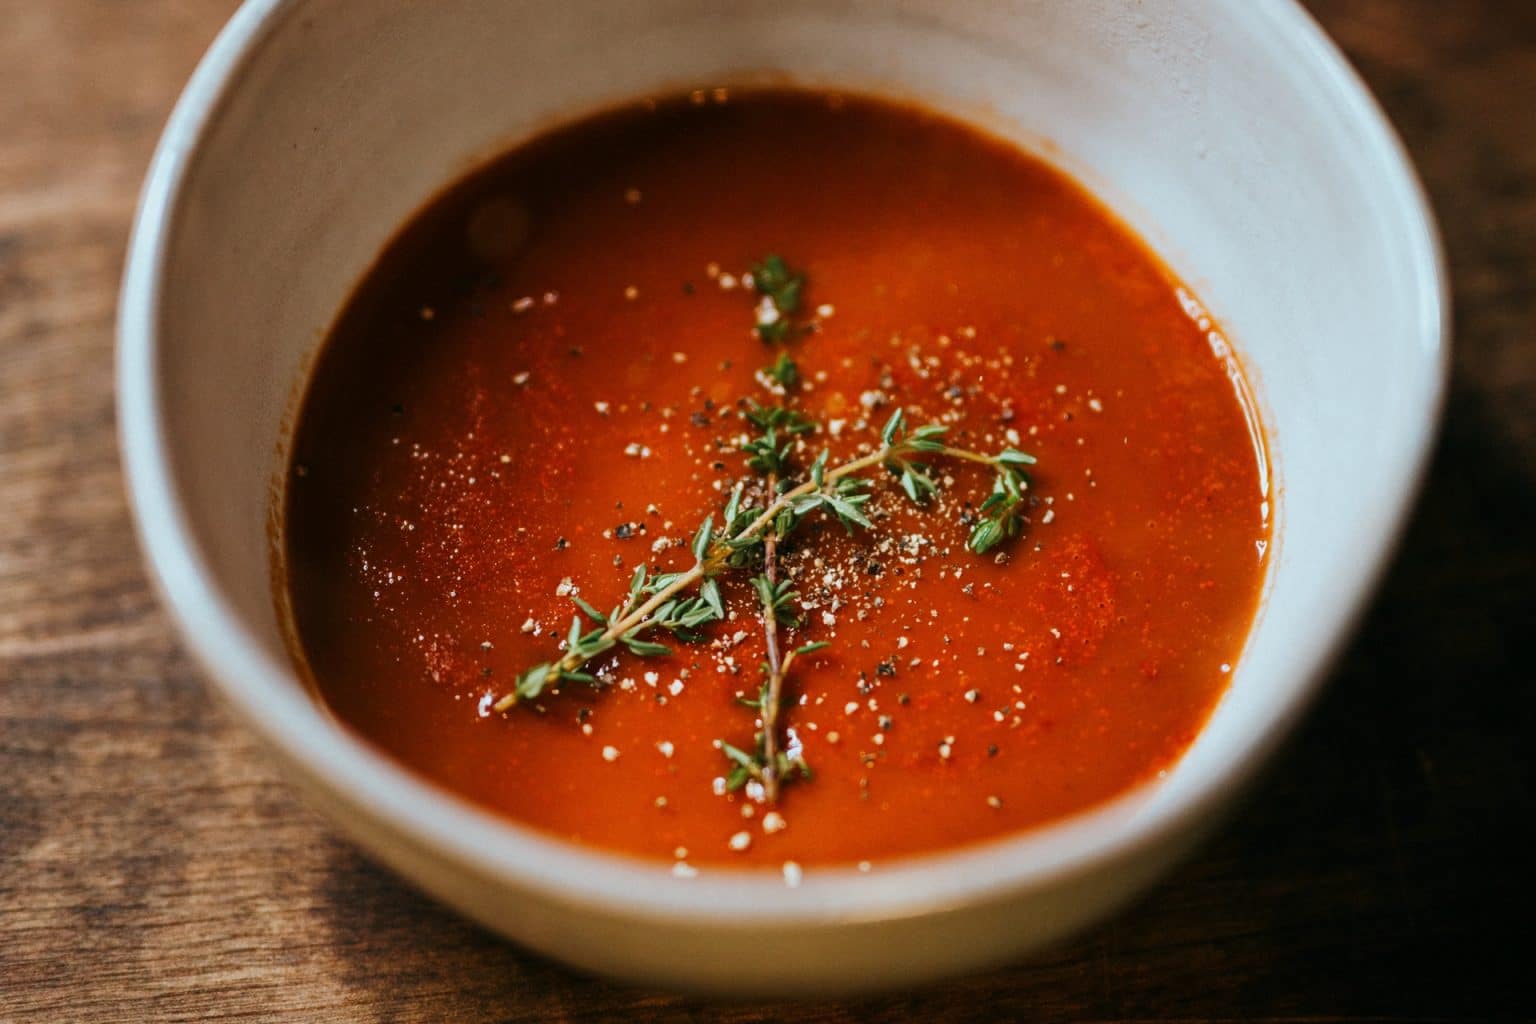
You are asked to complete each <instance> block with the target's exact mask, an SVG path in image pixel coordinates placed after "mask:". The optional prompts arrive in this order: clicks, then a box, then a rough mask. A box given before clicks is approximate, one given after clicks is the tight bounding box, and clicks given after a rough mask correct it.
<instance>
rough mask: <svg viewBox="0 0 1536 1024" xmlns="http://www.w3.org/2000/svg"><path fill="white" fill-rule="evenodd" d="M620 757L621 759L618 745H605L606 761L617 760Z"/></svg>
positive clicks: (604, 756)
mask: <svg viewBox="0 0 1536 1024" xmlns="http://www.w3.org/2000/svg"><path fill="white" fill-rule="evenodd" d="M618 759H619V748H618V747H604V748H603V760H604V761H617V760H618Z"/></svg>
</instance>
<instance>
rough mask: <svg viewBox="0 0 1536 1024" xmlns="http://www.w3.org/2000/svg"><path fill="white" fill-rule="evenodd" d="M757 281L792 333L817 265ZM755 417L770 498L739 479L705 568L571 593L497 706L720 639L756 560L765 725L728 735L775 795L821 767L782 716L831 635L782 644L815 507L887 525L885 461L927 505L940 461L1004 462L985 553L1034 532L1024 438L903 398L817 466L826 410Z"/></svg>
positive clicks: (771, 267)
mask: <svg viewBox="0 0 1536 1024" xmlns="http://www.w3.org/2000/svg"><path fill="white" fill-rule="evenodd" d="M752 280H753V287H754V289H755V290H756V291H757V293H758V294H759V295H760V296H761V301H760V303H759V306H758V324H757V332H758V336H759V337H760V338H761V339H762V340H763V341H764V342H765V343H770V344H774V343H782V342H785V341H788V340H789V339H791V338H792V337H794V335H795V333H796V331H798V330H800V329H801V328H799V327H796V326H795V325H794V323H793V322H792V321H791V320H790V319H789V318H790V317H791V316H792V315H793V314H794V313H795V312H796V311H797V310H798V309H799V307H800V302H801V298H802V291H803V289H804V286H805V275H804V274H801V273H797V272H792V271H791V270H790V269H789V268H788V266H787V265H786V264H785V263H784V261H783V259H782V258H780V257H779V256H777V255H769V256H767V257H765V258H764V259H763V261H762V262H761V263H759V264H757V265H756V266H755V267H754V268H753V270H752ZM762 375H763V378H764V379H766V380H769V381H772V382H774V383H776V384H777V385H778V386H779V390H780V391H781V392H782V393H783V394H784V395H785V396H786V397H787V396H789V395H791V394H792V392H793V391H794V390H795V388H796V387H797V385H798V384H799V381H800V370H799V367H798V365H797V364H796V363H795V362H794V360H792V359H790V358H789V356H788V354H787V353H786V352H783V351H780V352H779V354H778V357H777V359H776V360H775V362H774V364H773V365H772V366H769V367H767V368H765V369H764V370H763V372H762ZM742 418H743V419H744V420H745V421H746V422H747V423H749V424H751V425H752V426H753V427H754V428H756V431H757V433H756V434H755V435H754V436H750V437H748V438H747V439H746V440H745V441H744V442H743V443H742V444H741V450H742V452H743V454H744V455H745V456H746V457H747V467H748V468H749V469H750V470H752V471H753V472H754V473H756V474H757V475H758V476H759V477H761V478H762V485H761V502H762V507H761V508H759V507H756V506H754V505H753V504H752V503H751V502H750V501H748V500H747V499H746V497H745V494H746V487H745V485H744V484H743V483H738V484H737V485H736V486H735V487H734V488H732V490H731V494H730V497H729V498H728V499H727V501H726V504H725V507H724V508H723V510H722V513H721V524H720V527H719V529H716V526H715V516H714V515H713V514H711V515H710V516H709V517H708V518H706V519H705V520H704V522H703V523H701V524H700V526H699V528H698V530H697V531H696V532H695V533H694V536H693V542H692V544H691V545H690V551H691V552H692V554H693V559H694V561H693V565H692V566H690V567H689V568H687V569H684V570H682V571H679V572H655V573H653V572H651V571H649V570H648V569H647V567H645V566H643V565H642V566H640V567H638V568H636V570H635V571H634V574H633V575H632V576H631V578H630V583H629V589H628V593H627V595H626V596H625V598H624V599H623V600H622V601H620V602H619V603H618V604H617V605H616V606H615V607H614V608H613V609H612V610H611V611H609V612H607V613H604V612H601V611H599V610H598V609H597V608H596V607H595V606H593V605H592V604H590V603H588V602H587V601H586V600H585V599H584V598H582V597H581V596H580V595H579V594H575V593H573V594H571V599H572V601H573V603H574V604H575V605H576V607H577V609H578V614H577V615H575V616H573V618H572V620H571V627H570V631H569V633H568V634H567V636H566V639H565V641H564V644H563V651H562V652H561V655H560V657H558V658H556V659H554V660H551V661H547V662H542V663H540V664H537V665H534V666H532V667H530V668H528V669H527V670H525V671H524V672H522V673H521V674H519V675H518V676H517V679H516V682H515V684H514V686H513V688H512V690H511V692H509V693H507V694H506V695H505V696H503V697H502V698H501V699H500V700H498V701H497V702H496V703H495V705H494V708H495V710H497V711H505V710H508V709H509V708H511V707H513V706H514V705H515V704H517V703H518V702H520V701H525V700H532V699H535V698H537V697H539V696H540V695H541V694H543V693H544V691H545V690H546V689H548V688H549V687H551V686H553V685H556V684H558V683H560V682H562V681H570V682H580V683H585V684H588V685H591V686H595V687H602V686H605V685H607V684H608V683H609V682H610V680H609V679H608V678H607V674H606V673H604V672H603V671H601V670H596V671H594V670H593V669H592V668H591V663H592V662H593V661H594V660H596V659H598V658H601V657H603V656H605V655H610V654H615V655H616V654H618V653H619V648H623V650H625V651H627V652H628V653H630V654H632V655H634V656H636V657H641V658H652V657H663V656H667V655H670V654H671V653H672V650H673V649H672V647H670V646H669V645H668V644H666V643H663V642H661V640H659V639H657V637H658V635H660V634H670V635H671V637H672V638H673V639H674V640H676V641H678V642H681V643H698V642H700V641H702V640H704V639H706V634H705V632H704V629H705V627H707V626H708V625H709V624H711V623H714V622H717V621H719V620H721V619H724V618H725V617H726V609H725V603H724V600H723V597H722V594H721V589H720V585H719V583H718V577H720V576H721V575H723V574H725V573H728V572H738V571H742V572H744V571H752V572H753V575H752V577H751V585H752V589H753V592H754V594H755V595H756V598H757V603H758V606H759V617H760V619H761V621H762V623H763V631H764V647H765V656H764V661H763V665H762V672H763V681H762V683H761V685H760V687H759V690H758V693H757V696H756V697H755V698H754V699H742V701H741V702H742V703H743V704H745V705H747V706H748V707H751V708H753V709H755V710H756V711H757V714H758V722H757V725H758V728H757V731H756V733H755V735H754V737H753V744H752V747H751V749H750V750H745V749H742V748H741V747H739V746H736V745H733V744H731V743H727V742H725V741H724V740H720V741H717V745H718V746H719V748H720V750H721V752H722V754H723V755H724V756H725V758H726V759H727V761H728V762H729V763H730V766H731V767H730V772H729V774H728V776H727V778H726V787H727V789H728V790H731V791H735V790H738V789H741V788H743V787H747V786H749V784H752V783H756V784H757V785H758V786H760V787H761V788H760V790H759V792H757V793H754V794H753V796H754V797H755V798H758V799H761V800H762V801H764V802H766V803H770V804H772V803H775V802H776V801H777V800H778V798H779V793H780V789H781V787H782V786H783V785H784V784H785V783H788V782H790V781H794V780H797V779H810V778H811V777H812V772H811V767H810V765H809V764H808V763H807V762H806V760H805V757H804V754H803V752H802V750H801V749H800V744H799V742H798V741H797V740H796V739H795V737H794V734H793V731H792V730H784V729H783V728H781V724H780V718H781V715H782V710H783V707H784V703H785V689H786V687H787V684H788V679H789V676H790V669H791V667H792V666H793V665H794V663H795V661H796V660H797V659H798V658H802V657H805V656H806V655H808V654H811V653H813V652H816V651H819V650H822V649H823V648H825V647H827V646H828V644H827V643H826V642H825V641H813V642H810V643H806V644H802V645H800V646H798V647H795V648H794V649H792V650H790V651H788V652H787V653H783V652H781V645H780V640H781V637H780V630H781V629H789V628H799V627H800V625H801V616H800V604H799V601H800V595H799V593H798V592H797V591H796V590H795V589H794V586H793V583H792V581H790V580H786V579H781V578H780V576H779V546H780V545H781V544H782V543H783V542H784V541H785V540H786V539H787V538H788V537H790V535H791V534H793V533H794V532H795V530H796V529H798V527H799V526H800V525H801V524H802V523H803V522H804V521H805V520H806V518H807V517H809V516H811V515H813V514H815V513H821V514H824V515H828V516H830V517H832V518H833V519H835V520H837V521H838V522H839V523H841V524H842V525H843V527H844V528H845V529H846V530H847V531H848V532H849V533H850V534H852V533H854V532H855V531H857V530H874V529H876V524H875V522H874V521H873V520H871V519H870V517H869V515H868V514H867V512H866V510H865V509H866V506H867V505H868V503H869V502H870V501H871V500H872V499H873V493H872V489H873V487H874V485H875V483H876V482H877V480H878V479H879V478H880V476H881V474H882V471H883V474H884V476H885V477H886V478H887V479H889V478H894V479H895V480H896V481H897V482H898V484H899V486H900V488H901V490H902V491H903V492H904V493H905V494H906V496H907V497H908V498H909V499H910V500H911V501H912V502H913V503H914V504H917V505H919V506H923V505H926V504H927V503H928V502H929V501H930V500H932V499H933V498H934V497H935V496H937V494H938V493H939V490H940V488H939V483H938V481H937V480H936V479H935V477H934V475H933V470H932V465H933V463H934V462H935V461H937V460H939V459H956V460H961V461H967V462H973V463H979V464H982V465H986V466H988V467H990V468H991V469H992V471H993V485H992V489H991V491H990V492H989V493H988V495H987V497H986V498H985V499H984V500H983V501H982V502H981V504H980V506H979V507H978V508H977V512H976V519H975V521H974V523H972V528H971V531H970V533H969V535H968V537H967V539H966V546H967V547H968V548H969V549H970V550H971V551H973V552H974V553H976V554H984V553H986V552H987V551H989V550H991V549H992V548H994V547H996V546H997V545H999V544H1001V543H1003V542H1005V541H1007V540H1009V539H1010V538H1013V537H1015V536H1017V535H1018V534H1019V533H1020V531H1021V530H1022V528H1023V513H1024V510H1025V509H1026V508H1027V503H1028V499H1027V497H1026V494H1027V491H1028V488H1029V478H1028V476H1027V473H1026V469H1027V467H1029V466H1031V465H1033V464H1034V462H1035V459H1034V458H1033V457H1032V456H1030V455H1028V454H1026V453H1024V452H1022V451H1019V450H1018V449H1016V448H1012V447H1009V448H1004V449H1003V450H1002V451H1000V452H997V453H996V454H986V453H983V452H976V451H972V450H970V449H966V448H961V447H957V446H955V445H951V444H949V443H948V442H947V435H948V433H949V428H948V427H947V426H944V425H942V424H937V423H928V424H924V425H921V426H918V427H916V428H914V429H909V428H908V424H907V419H906V412H905V410H904V409H902V408H897V409H896V410H895V412H894V413H892V415H891V417H890V419H889V420H887V421H886V423H885V425H884V427H883V429H882V430H881V431H880V441H879V444H878V446H876V447H875V448H874V450H872V451H869V452H867V453H865V454H863V455H859V456H857V457H854V458H851V459H848V460H846V461H844V462H841V463H839V464H836V465H833V464H832V462H831V453H830V450H829V449H826V448H822V449H821V451H820V452H819V453H818V454H817V455H816V457H815V458H814V459H813V460H812V461H811V462H810V463H809V465H804V464H803V463H800V462H799V460H797V459H796V454H797V452H800V451H802V450H803V448H802V445H803V444H804V442H805V440H806V436H807V435H811V434H814V433H815V432H816V431H817V430H818V429H819V428H818V425H817V424H816V423H815V422H814V421H812V420H811V419H809V418H808V417H806V416H805V415H804V414H803V413H801V412H799V411H798V410H796V409H794V408H791V407H790V406H788V405H787V404H782V403H781V404H778V405H767V406H765V405H759V404H757V403H755V402H754V403H749V404H748V405H747V407H746V408H745V410H744V411H743V412H742ZM754 493H757V492H756V491H754ZM749 792H750V790H749Z"/></svg>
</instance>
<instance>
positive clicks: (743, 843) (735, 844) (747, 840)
mask: <svg viewBox="0 0 1536 1024" xmlns="http://www.w3.org/2000/svg"><path fill="white" fill-rule="evenodd" d="M726 845H727V846H729V847H730V848H731V849H733V850H735V851H736V852H737V853H740V852H741V851H742V850H745V849H746V848H747V847H749V846H751V845H752V833H750V832H747V831H741V832H737V833H736V834H735V835H733V836H731V838H730V839H728V840H727V841H726Z"/></svg>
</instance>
